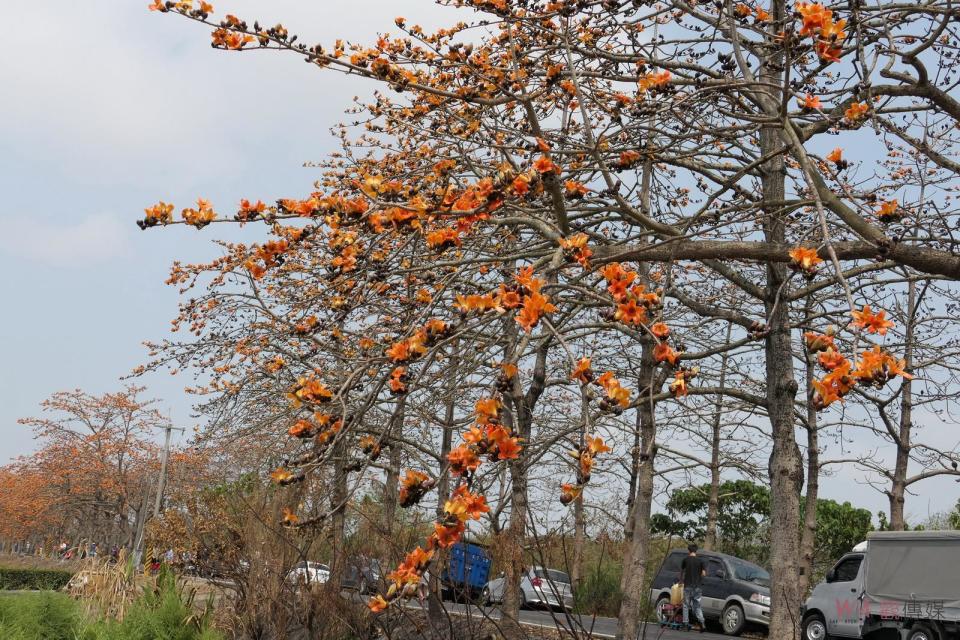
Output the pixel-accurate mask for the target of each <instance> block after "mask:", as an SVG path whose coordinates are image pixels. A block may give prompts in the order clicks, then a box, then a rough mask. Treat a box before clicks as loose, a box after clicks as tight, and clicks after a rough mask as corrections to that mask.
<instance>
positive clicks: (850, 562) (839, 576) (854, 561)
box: [833, 556, 863, 582]
mask: <svg viewBox="0 0 960 640" xmlns="http://www.w3.org/2000/svg"><path fill="white" fill-rule="evenodd" d="M861 562H863V556H851V557H849V558H845V559H843V560H841V561H840V563H839V564H838V565H837V566H836V567H834V569H833V571H834V574H835V575H836V578H835V579H834V582H850V581H851V580H856V578H857V574H858V573H859V572H860V563H861Z"/></svg>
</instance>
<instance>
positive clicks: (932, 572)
mask: <svg viewBox="0 0 960 640" xmlns="http://www.w3.org/2000/svg"><path fill="white" fill-rule="evenodd" d="M867 545H868V553H867V565H866V575H865V578H866V579H865V584H864V591H865V594H864V600H866V601H868V602H869V605H868V606H869V610H870V611H871V612H872V613H875V614H876V613H880V615H882V614H883V612H888V613H890V614H893V612H894V611H895V610H896V611H897V614H896V615H897V616H898V617H904V618H913V619H917V618H927V619H934V620H960V531H878V532H872V533H870V534H868V535H867Z"/></svg>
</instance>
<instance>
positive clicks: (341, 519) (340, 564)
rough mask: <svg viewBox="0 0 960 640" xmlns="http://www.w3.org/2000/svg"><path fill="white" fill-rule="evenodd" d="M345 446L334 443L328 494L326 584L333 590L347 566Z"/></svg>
mask: <svg viewBox="0 0 960 640" xmlns="http://www.w3.org/2000/svg"><path fill="white" fill-rule="evenodd" d="M346 455H347V447H346V440H345V439H344V438H339V439H338V442H337V443H336V444H335V445H334V450H333V460H334V470H333V492H332V493H331V495H330V508H331V512H332V514H331V518H330V547H331V556H332V557H331V562H330V579H329V580H328V581H327V586H328V587H329V588H331V589H333V590H335V591H339V590H340V584H342V582H343V576H344V574H345V573H346V568H347V555H346V549H345V548H344V546H345V543H346V536H345V529H346V512H347V471H346V469H345V467H346Z"/></svg>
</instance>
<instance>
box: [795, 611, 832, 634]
mask: <svg viewBox="0 0 960 640" xmlns="http://www.w3.org/2000/svg"><path fill="white" fill-rule="evenodd" d="M801 637H802V638H803V640H830V635H829V634H828V633H827V623H826V621H825V620H824V619H823V616H822V615H820V614H819V613H814V614H811V615H809V616H807V617H806V618H804V619H803V627H802V628H801Z"/></svg>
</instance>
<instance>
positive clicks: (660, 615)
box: [654, 595, 670, 622]
mask: <svg viewBox="0 0 960 640" xmlns="http://www.w3.org/2000/svg"><path fill="white" fill-rule="evenodd" d="M669 602H670V596H668V595H662V596H660V597H659V598H657V604H656V605H654V611H656V613H657V622H666V621H667V614H665V613H664V612H663V607H664V605H666V604H667V603H669Z"/></svg>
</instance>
